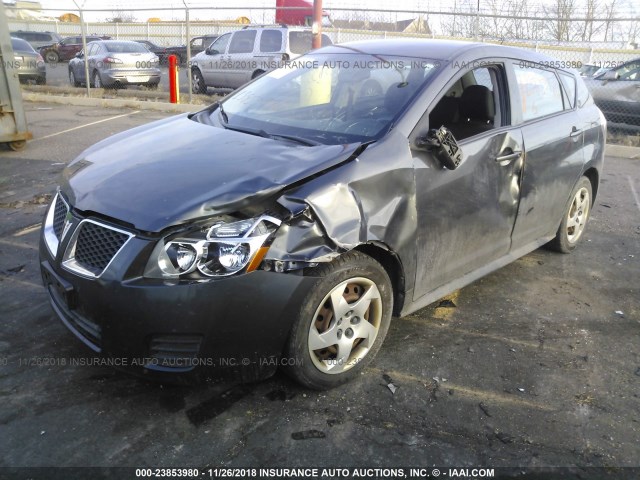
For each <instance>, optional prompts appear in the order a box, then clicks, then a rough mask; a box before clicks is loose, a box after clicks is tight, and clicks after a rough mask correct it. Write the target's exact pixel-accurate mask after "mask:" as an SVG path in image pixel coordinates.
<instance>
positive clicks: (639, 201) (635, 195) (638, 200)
mask: <svg viewBox="0 0 640 480" xmlns="http://www.w3.org/2000/svg"><path fill="white" fill-rule="evenodd" d="M627 180H629V186H630V187H631V193H633V198H634V199H635V201H636V207H638V210H640V197H638V192H636V187H634V186H633V180H632V179H631V175H627Z"/></svg>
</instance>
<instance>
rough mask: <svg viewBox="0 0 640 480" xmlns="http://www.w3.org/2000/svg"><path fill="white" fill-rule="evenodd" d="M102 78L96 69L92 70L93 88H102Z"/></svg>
mask: <svg viewBox="0 0 640 480" xmlns="http://www.w3.org/2000/svg"><path fill="white" fill-rule="evenodd" d="M103 87H104V86H103V85H102V78H100V74H99V73H98V71H97V70H94V72H93V88H103Z"/></svg>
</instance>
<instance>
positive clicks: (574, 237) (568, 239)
mask: <svg viewBox="0 0 640 480" xmlns="http://www.w3.org/2000/svg"><path fill="white" fill-rule="evenodd" d="M592 198H593V197H592V189H591V182H590V181H589V179H588V178H587V177H582V178H581V179H580V181H579V182H578V184H577V185H576V187H575V188H574V189H573V192H572V193H571V201H570V202H569V207H568V208H567V210H566V212H565V214H564V216H563V218H562V222H561V223H560V227H558V231H557V232H556V236H555V238H554V239H553V240H551V242H549V244H548V245H549V247H550V248H552V249H553V250H556V251H558V252H561V253H570V252H571V251H572V250H573V249H575V248H576V246H577V245H578V242H579V241H580V239H581V238H582V234H583V233H584V230H585V227H586V225H587V220H588V219H589V214H590V213H591V202H592Z"/></svg>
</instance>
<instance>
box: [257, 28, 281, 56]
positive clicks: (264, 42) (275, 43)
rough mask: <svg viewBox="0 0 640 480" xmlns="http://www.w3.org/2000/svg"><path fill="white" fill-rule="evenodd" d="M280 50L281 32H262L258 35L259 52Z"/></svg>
mask: <svg viewBox="0 0 640 480" xmlns="http://www.w3.org/2000/svg"><path fill="white" fill-rule="evenodd" d="M281 48H282V32H281V31H280V30H263V31H262V35H260V51H261V52H279V51H280V49H281Z"/></svg>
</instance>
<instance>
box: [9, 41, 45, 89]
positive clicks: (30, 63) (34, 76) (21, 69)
mask: <svg viewBox="0 0 640 480" xmlns="http://www.w3.org/2000/svg"><path fill="white" fill-rule="evenodd" d="M11 48H13V58H14V61H13V66H14V67H15V68H16V69H17V70H18V79H19V80H20V83H27V82H35V83H37V84H38V85H44V84H45V83H47V72H46V70H45V68H46V67H45V65H44V60H43V59H42V56H41V55H40V54H39V53H38V52H36V51H35V50H34V49H33V47H32V46H31V45H30V44H29V43H28V42H27V41H25V40H22V39H21V38H16V37H11ZM9 63H10V62H9Z"/></svg>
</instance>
